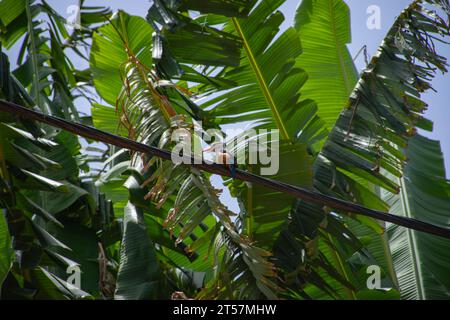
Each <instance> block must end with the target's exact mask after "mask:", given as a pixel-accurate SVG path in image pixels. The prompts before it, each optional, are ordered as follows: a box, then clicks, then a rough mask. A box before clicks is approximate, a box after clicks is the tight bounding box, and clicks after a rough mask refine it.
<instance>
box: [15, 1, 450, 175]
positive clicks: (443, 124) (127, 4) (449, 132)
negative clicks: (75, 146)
mask: <svg viewBox="0 0 450 320" xmlns="http://www.w3.org/2000/svg"><path fill="white" fill-rule="evenodd" d="M205 1H207V0H205ZM77 2H78V1H76V0H48V3H50V4H51V5H52V6H54V7H55V8H56V9H57V10H58V11H59V12H60V13H61V14H63V15H66V16H67V15H68V13H67V12H66V11H67V8H68V7H69V6H70V5H75V4H76V3H77ZM409 2H410V0H346V3H347V4H348V5H349V7H350V9H351V18H352V43H351V44H350V45H349V49H350V52H351V53H352V55H353V56H354V55H355V54H356V53H357V52H358V51H359V49H360V48H361V47H362V46H364V45H366V46H367V48H368V53H369V55H372V54H374V53H375V52H376V49H377V47H378V46H379V44H380V43H381V41H382V40H383V38H384V36H385V34H386V33H387V31H388V29H389V27H390V26H391V25H392V23H393V21H394V20H395V17H396V16H397V15H398V14H399V13H400V12H401V11H402V9H403V8H405V7H406V6H407V5H408V3H409ZM299 3H300V0H286V2H285V4H284V5H283V7H282V11H283V13H284V14H285V16H286V22H285V24H284V27H285V28H287V27H289V26H290V25H291V24H292V21H293V18H294V14H295V10H296V8H297V6H298V4H299ZM86 5H90V6H98V5H108V6H110V7H111V8H113V9H118V8H120V9H123V10H125V11H127V12H128V13H130V14H135V15H141V16H145V14H146V12H147V9H148V7H149V1H142V0H139V1H138V0H128V1H123V0H87V1H86ZM372 5H376V6H378V7H379V8H380V12H381V28H380V29H379V30H369V29H368V28H367V24H366V23H367V19H368V17H369V14H367V8H368V7H369V6H372ZM438 49H439V52H440V53H441V54H442V55H444V56H446V57H447V58H450V45H447V46H444V45H438ZM15 52H16V50H12V52H11V54H12V55H14V53H15ZM11 60H13V61H14V60H15V59H11ZM357 66H358V68H360V69H362V68H363V67H364V59H362V58H359V59H358V60H357ZM433 87H434V88H435V89H436V90H437V91H438V93H433V92H429V93H426V94H425V95H424V97H423V98H424V100H425V101H426V102H427V103H429V105H430V109H429V111H428V112H427V114H426V115H427V117H428V118H429V119H431V120H432V121H433V122H434V131H433V132H432V133H428V132H426V133H424V132H422V133H423V134H424V135H425V136H427V137H429V138H432V139H435V140H440V141H441V144H442V149H443V151H444V154H445V158H446V168H447V176H449V172H450V126H449V124H450V106H449V102H450V90H449V89H450V75H448V74H447V75H445V76H443V75H441V74H439V75H438V76H437V78H436V79H435V81H434V82H433ZM80 107H81V109H83V110H88V109H89V106H86V105H82V106H80Z"/></svg>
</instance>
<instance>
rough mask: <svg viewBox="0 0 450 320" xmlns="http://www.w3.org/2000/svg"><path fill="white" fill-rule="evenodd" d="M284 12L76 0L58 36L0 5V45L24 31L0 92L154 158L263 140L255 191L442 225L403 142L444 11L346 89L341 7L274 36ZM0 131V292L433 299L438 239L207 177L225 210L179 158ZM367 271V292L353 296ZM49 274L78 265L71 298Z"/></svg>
mask: <svg viewBox="0 0 450 320" xmlns="http://www.w3.org/2000/svg"><path fill="white" fill-rule="evenodd" d="M284 2H285V1H284V0H266V1H256V0H250V1H242V0H231V1H230V0H226V1H225V0H217V1H208V2H204V1H196V0H182V1H162V0H154V1H152V2H151V4H150V8H149V10H148V14H147V16H146V19H144V18H142V17H137V16H131V15H128V14H126V13H125V12H123V11H118V12H116V13H114V14H112V15H111V12H110V11H109V10H108V9H106V8H101V9H99V8H88V7H85V6H84V1H80V2H79V6H80V8H81V16H80V25H79V26H78V27H77V28H74V29H73V32H72V33H69V32H68V31H67V29H66V26H65V25H64V24H65V23H66V21H65V19H64V18H63V17H61V16H60V15H59V14H58V13H57V12H56V11H55V10H53V8H52V7H51V6H49V5H48V4H47V3H46V2H45V1H25V0H24V1H10V0H3V1H1V2H0V8H2V6H3V7H4V8H6V7H8V8H10V9H8V10H1V11H0V12H2V13H1V14H0V27H1V31H2V32H1V34H0V41H1V42H2V44H3V45H4V46H6V47H7V48H10V47H11V46H13V45H14V44H15V43H16V42H17V41H18V40H19V39H20V38H21V37H22V36H24V35H25V37H24V41H23V45H22V49H21V51H20V52H21V53H20V55H19V61H18V62H19V63H18V64H19V67H18V68H17V69H16V70H14V71H13V72H12V73H11V72H10V70H9V69H10V68H9V66H8V60H7V57H6V56H5V55H2V56H1V57H2V61H1V62H2V63H1V67H2V69H1V70H0V71H2V72H1V73H0V75H1V78H0V80H1V81H0V84H1V98H2V99H4V100H8V101H12V102H15V103H17V104H20V105H23V106H26V107H28V108H39V109H40V110H41V111H42V112H44V113H47V114H50V115H55V116H58V117H63V118H66V119H69V120H75V121H83V122H85V123H86V122H87V123H90V124H92V125H94V126H95V127H97V128H99V129H102V130H104V131H108V132H110V133H113V134H117V135H120V136H124V137H128V138H130V139H133V140H136V141H138V142H141V143H144V144H146V145H148V146H152V147H158V148H160V149H164V150H172V148H173V147H174V146H175V141H173V140H172V138H173V133H174V132H183V134H184V136H186V137H190V138H192V137H193V139H194V141H195V143H197V146H196V147H198V146H199V145H200V146H201V145H204V144H207V143H208V141H206V140H204V138H203V137H202V136H201V135H200V136H199V135H198V133H199V132H202V131H201V130H199V127H198V124H199V123H202V125H203V129H215V130H218V131H219V132H220V131H221V130H222V128H224V126H230V125H231V126H247V127H250V128H253V129H261V130H278V132H279V136H280V164H279V167H280V170H279V171H278V173H277V174H275V175H273V176H271V178H272V179H275V180H277V181H280V182H286V183H289V184H292V185H295V186H299V187H303V188H305V189H309V190H314V191H316V192H320V193H322V194H325V195H328V196H332V197H335V198H339V199H342V200H346V201H351V202H354V203H357V204H361V205H363V206H366V207H370V208H373V209H377V210H381V211H384V212H387V211H390V212H391V213H394V214H397V215H400V216H405V217H414V218H418V219H420V220H424V221H429V222H432V223H434V224H437V225H442V226H447V225H446V222H447V220H448V219H447V215H446V209H445V208H446V207H447V206H448V204H449V203H448V199H449V197H448V182H447V181H446V180H445V174H444V172H443V166H442V164H441V160H440V159H441V158H440V157H441V155H440V151H439V147H438V143H437V142H431V141H429V140H427V139H425V138H423V137H421V136H419V135H417V133H416V131H417V129H416V128H422V129H429V130H430V129H431V128H432V124H431V122H430V121H428V120H426V119H425V118H424V117H423V116H422V115H421V113H422V112H423V111H424V110H425V109H426V107H427V106H426V104H425V102H423V101H422V100H421V97H420V96H421V93H423V92H424V91H426V90H428V89H431V81H432V79H433V77H434V74H435V73H436V71H438V70H439V71H443V72H446V71H447V70H446V59H445V58H444V57H441V56H439V54H438V53H437V52H436V50H435V46H434V42H435V41H445V40H444V38H443V37H441V36H446V35H447V36H448V34H449V21H448V20H446V18H448V14H449V12H450V6H449V5H448V3H447V2H445V1H439V0H422V1H421V0H416V1H413V2H412V4H411V5H410V6H408V7H407V8H406V9H405V10H404V11H403V12H402V13H401V14H400V16H399V17H398V18H397V20H396V21H395V23H394V25H393V26H392V28H391V29H390V31H389V32H388V34H387V36H386V38H385V39H384V41H383V43H382V44H381V46H380V48H379V50H378V52H377V53H376V54H375V55H374V56H373V58H372V60H371V61H370V62H369V63H368V65H367V68H366V69H365V70H364V71H363V72H362V73H361V75H359V74H358V72H357V70H356V68H355V66H354V64H353V61H352V59H351V57H350V54H349V51H348V49H347V47H346V45H347V44H348V43H349V42H350V41H351V32H350V12H349V9H348V7H347V6H346V4H345V2H344V1H342V0H315V1H312V0H311V1H310V0H303V1H302V2H301V4H300V5H299V7H298V10H297V14H296V17H295V22H294V25H293V27H290V28H287V29H286V30H285V31H281V25H282V23H283V22H284V16H283V14H282V13H281V12H280V9H279V8H280V7H281V5H283V3H284ZM42 13H43V14H44V15H45V17H46V19H45V20H44V21H47V22H48V23H47V24H45V23H43V22H41V21H40V20H39V21H38V19H37V17H38V15H40V14H42ZM86 49H87V50H86ZM69 51H72V53H70V54H69V53H68V52H69ZM71 54H75V55H77V56H78V57H80V58H81V59H85V60H88V62H89V67H90V68H89V69H86V70H77V67H76V66H74V65H72V63H71V59H70V56H71ZM358 78H359V79H358ZM93 90H95V91H96V93H97V94H98V96H96V95H95V94H94V93H93ZM78 97H84V98H86V99H87V101H89V102H90V103H91V106H92V110H91V114H92V116H91V117H89V118H88V117H83V116H81V117H80V115H79V113H78V111H77V109H76V107H75V103H74V101H75V99H77V98H78ZM0 125H1V127H0V129H1V131H2V135H1V139H2V141H1V144H0V172H1V179H0V188H1V190H2V193H1V198H0V199H1V201H0V204H1V207H2V208H3V209H4V210H3V211H4V213H5V215H4V217H5V218H4V219H3V220H2V219H0V252H1V253H2V255H1V256H0V281H1V282H2V283H3V285H2V291H1V292H0V293H1V294H2V297H5V298H15V297H22V298H29V299H33V298H34V299H39V298H59V299H61V298H69V299H77V298H106V299H109V298H114V299H160V298H163V299H168V298H180V297H181V298H183V299H186V298H196V299H228V298H231V299H277V298H284V299H376V298H381V299H398V298H400V297H401V298H406V299H427V298H448V292H449V284H448V279H446V277H445V275H446V274H447V273H448V270H447V269H448V268H447V267H446V265H447V264H448V263H447V262H448V261H447V260H448V259H447V256H446V255H445V254H444V255H442V254H439V253H440V252H442V251H443V250H446V248H447V247H448V244H449V242H448V240H443V239H440V238H436V237H433V236H431V235H424V234H421V233H418V232H415V231H411V230H405V229H403V228H400V227H398V226H394V225H391V224H387V225H386V224H384V223H381V222H379V221H376V220H374V219H371V218H367V217H363V216H360V215H357V214H353V213H352V214H351V213H348V212H345V211H343V210H335V209H332V208H329V207H326V206H319V205H313V204H310V203H308V202H306V201H299V200H296V199H295V198H294V197H293V196H290V195H288V194H284V193H282V192H274V191H270V190H268V189H266V188H264V187H261V186H259V185H258V184H249V183H243V182H239V181H236V180H234V179H225V180H224V184H225V185H224V188H228V190H229V191H230V192H231V194H232V195H233V197H234V198H236V200H237V202H238V203H239V208H240V210H239V212H238V214H237V215H235V214H234V212H232V211H230V210H229V209H228V208H227V206H226V205H225V204H224V203H222V201H221V198H220V193H221V191H220V190H218V189H217V187H215V186H214V185H213V183H212V176H211V175H210V174H207V173H205V172H201V171H199V170H198V169H196V168H195V167H193V166H190V165H189V164H188V163H181V164H175V163H173V162H171V161H163V160H160V159H158V158H155V157H150V156H147V155H144V154H140V153H133V152H129V151H127V150H121V149H118V148H115V147H107V148H101V149H96V148H95V147H93V146H90V147H89V148H90V149H89V150H96V151H97V152H100V153H102V154H103V155H102V157H101V158H94V157H90V156H88V154H86V151H85V150H84V149H82V148H81V144H80V142H79V140H78V139H77V138H76V137H75V136H73V135H70V134H67V133H64V132H59V131H58V130H55V129H53V128H51V127H48V126H41V125H38V124H37V123H35V122H33V121H27V120H23V119H21V120H18V119H15V118H14V117H8V116H5V115H3V114H2V115H0ZM245 135H246V133H243V134H242V135H241V136H239V137H238V138H240V139H243V141H244V142H243V144H242V145H241V146H239V148H247V147H248V146H249V145H250V143H251V141H250V139H249V138H247V137H246V136H245ZM227 138H228V137H227ZM230 138H233V137H230ZM273 140H275V139H273ZM88 142H89V141H88ZM270 142H271V143H273V142H274V141H270ZM83 143H84V142H83ZM195 143H194V145H195ZM50 147H51V148H50ZM239 148H238V149H239ZM86 149H87V148H86ZM424 150H425V151H426V152H424ZM238 151H239V150H236V152H238ZM99 159H101V160H102V161H103V163H102V165H101V168H100V169H99V168H94V167H93V165H92V162H89V161H91V160H95V161H98V160H99ZM430 159H438V161H437V163H438V164H436V161H434V162H433V165H430V164H428V165H425V166H424V164H426V163H427V162H430ZM247 160H248V159H247ZM423 167H425V169H426V170H423V169H422V168H423ZM240 169H243V170H248V171H249V172H258V171H259V170H260V169H261V166H260V165H253V164H252V165H240ZM83 171H84V172H83ZM90 171H92V172H90ZM94 171H95V173H94ZM82 172H83V174H81V173H82ZM81 179H82V180H81ZM86 182H87V183H86ZM93 182H95V186H94V185H93ZM430 186H432V187H430ZM419 199H420V200H419ZM423 203H427V207H426V208H424V205H423ZM62 225H63V226H64V229H62V228H61V226H62ZM80 237H82V238H83V241H80V242H79V241H75V239H78V238H80ZM14 253H15V255H14ZM373 265H377V266H379V267H380V270H381V273H382V283H381V284H382V287H383V290H368V288H367V284H366V279H367V273H366V270H368V269H367V268H368V267H369V266H373ZM67 266H72V267H73V266H81V267H82V268H83V273H85V275H84V274H83V279H84V280H83V281H82V285H81V288H74V287H73V286H70V285H67V282H66V281H65V279H64V277H65V276H66V274H64V271H65V268H66V267H67ZM428 270H430V271H431V272H428Z"/></svg>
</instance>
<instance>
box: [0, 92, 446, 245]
mask: <svg viewBox="0 0 450 320" xmlns="http://www.w3.org/2000/svg"><path fill="white" fill-rule="evenodd" d="M0 111H3V112H7V113H10V114H12V115H15V116H16V117H18V118H22V119H29V120H35V121H38V122H42V123H45V124H48V125H51V126H53V127H57V128H60V129H63V130H66V131H69V132H71V133H73V134H76V135H78V136H81V137H84V138H87V139H91V140H96V141H100V142H104V143H107V144H111V145H114V146H117V147H120V148H124V149H128V150H131V151H135V152H141V153H145V154H148V155H150V156H154V157H158V158H161V159H164V160H169V161H171V160H172V156H171V152H169V151H167V150H162V149H158V148H156V147H151V146H148V145H145V144H142V143H139V142H136V141H134V140H131V139H127V138H124V137H119V136H117V135H114V134H111V133H108V132H104V131H101V130H98V129H95V128H93V127H90V126H86V125H83V124H79V123H74V122H71V121H68V120H64V119H61V118H57V117H53V116H49V115H45V114H43V113H41V112H38V111H35V110H32V109H29V108H25V107H23V106H20V105H17V104H15V103H11V102H7V101H2V100H0ZM190 160H192V161H191V162H190V163H193V164H192V166H194V167H195V168H197V169H200V170H203V171H206V172H209V173H213V174H217V175H221V176H227V177H230V176H231V172H230V170H229V169H228V168H227V167H226V166H224V165H220V164H208V163H205V162H203V163H201V164H195V161H194V160H195V159H194V158H191V159H190ZM234 178H235V179H239V180H242V181H247V182H251V183H255V184H258V185H261V186H264V187H267V188H269V189H272V190H276V191H280V192H283V193H286V194H290V195H292V196H294V197H296V198H298V199H301V200H303V201H306V202H310V203H314V204H318V205H322V206H327V207H330V208H333V209H336V210H340V211H343V212H350V213H354V214H359V215H363V216H367V217H371V218H374V219H378V220H382V221H386V222H391V223H394V224H396V225H399V226H402V227H406V228H409V229H413V230H417V231H422V232H426V233H429V234H433V235H437V236H441V237H444V238H447V239H450V229H446V228H443V227H440V226H437V225H434V224H430V223H427V222H423V221H420V220H417V219H412V218H407V217H400V216H396V215H393V214H389V213H386V212H382V211H377V210H372V209H369V208H366V207H364V206H361V205H358V204H355V203H352V202H348V201H344V200H340V199H336V198H333V197H330V196H327V195H324V194H321V193H318V192H315V191H312V190H308V189H304V188H300V187H296V186H292V185H289V184H286V183H283V182H279V181H275V180H272V179H269V178H265V177H261V176H258V175H255V174H253V173H250V172H246V171H243V170H236V174H235V177H234Z"/></svg>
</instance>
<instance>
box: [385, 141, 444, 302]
mask: <svg viewBox="0 0 450 320" xmlns="http://www.w3.org/2000/svg"><path fill="white" fill-rule="evenodd" d="M406 155H407V157H408V159H409V161H408V164H407V165H406V167H405V173H404V176H403V178H402V179H401V182H400V183H401V186H402V190H401V193H400V194H399V195H389V194H386V193H385V194H384V196H385V198H386V201H387V202H388V203H389V204H390V205H391V213H395V214H398V215H401V216H407V217H413V218H417V219H420V220H423V221H428V222H433V223H434V224H437V225H442V226H446V227H448V226H449V223H448V221H449V207H450V200H449V195H450V186H449V182H448V181H447V180H446V178H445V169H444V164H443V159H442V152H441V150H440V146H439V143H438V142H436V141H431V140H429V139H427V138H425V137H422V136H420V135H417V136H415V137H414V138H412V139H411V141H410V143H409V145H408V149H407V150H406ZM387 232H388V235H389V239H390V248H391V252H392V257H393V263H394V268H395V271H396V273H397V277H398V284H399V288H400V293H401V295H402V298H404V299H414V300H426V299H448V297H449V295H450V283H449V279H448V273H449V272H450V268H449V266H448V263H446V261H447V259H448V252H449V249H448V248H449V246H450V242H449V241H447V240H444V239H439V238H435V237H430V236H428V235H426V234H421V233H418V232H414V231H411V230H402V229H400V228H398V227H396V226H393V225H389V226H388V227H387Z"/></svg>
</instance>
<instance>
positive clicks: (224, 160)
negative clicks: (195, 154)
mask: <svg viewBox="0 0 450 320" xmlns="http://www.w3.org/2000/svg"><path fill="white" fill-rule="evenodd" d="M203 152H214V162H215V163H217V164H223V165H225V166H227V167H228V169H229V170H230V173H231V177H232V178H235V177H236V159H235V158H234V156H233V155H232V154H231V153H230V152H228V151H227V150H226V146H225V143H223V142H214V143H213V144H211V146H209V147H208V148H206V149H204V150H203Z"/></svg>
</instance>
